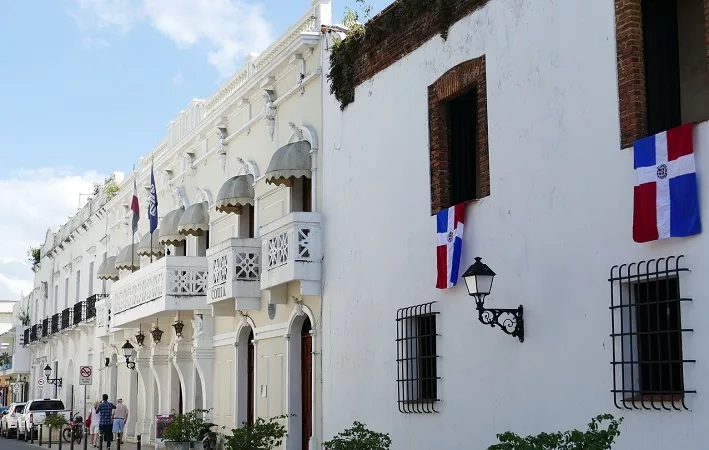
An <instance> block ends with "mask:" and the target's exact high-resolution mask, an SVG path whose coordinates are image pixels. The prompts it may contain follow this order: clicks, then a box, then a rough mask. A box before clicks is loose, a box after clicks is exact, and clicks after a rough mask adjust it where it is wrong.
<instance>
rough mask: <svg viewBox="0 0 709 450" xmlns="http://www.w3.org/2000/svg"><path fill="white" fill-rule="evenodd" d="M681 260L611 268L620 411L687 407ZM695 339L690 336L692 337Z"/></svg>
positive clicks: (615, 386) (616, 394) (615, 374)
mask: <svg viewBox="0 0 709 450" xmlns="http://www.w3.org/2000/svg"><path fill="white" fill-rule="evenodd" d="M681 259H682V257H681V256H680V257H669V258H658V259H651V260H650V261H649V262H647V261H645V262H641V263H632V264H621V265H617V266H614V267H613V268H612V269H611V276H610V279H609V281H610V282H611V307H610V309H611V313H612V314H611V327H612V330H613V332H612V334H611V337H612V339H613V347H612V352H613V353H612V354H613V360H612V362H611V364H612V367H613V390H612V392H613V394H614V400H615V406H616V407H617V408H619V409H623V408H624V409H628V410H633V409H646V410H652V409H654V410H663V409H664V410H668V411H669V410H672V409H674V410H680V409H688V407H687V405H686V403H685V399H686V394H693V393H696V391H694V390H688V389H687V387H686V386H685V379H684V374H685V371H686V370H687V364H689V363H694V362H696V361H695V360H694V359H687V357H686V355H685V354H684V353H685V352H684V349H683V340H684V339H686V337H687V336H688V335H687V334H684V333H691V332H692V331H693V330H692V329H691V328H685V327H683V326H682V318H681V313H682V304H683V303H685V302H691V301H692V299H691V298H686V297H682V295H681V292H680V273H681V272H687V271H688V270H689V269H687V268H684V267H681V266H680V263H679V261H680V260H681ZM690 336H691V334H690Z"/></svg>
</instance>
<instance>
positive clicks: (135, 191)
mask: <svg viewBox="0 0 709 450" xmlns="http://www.w3.org/2000/svg"><path fill="white" fill-rule="evenodd" d="M130 210H131V211H133V223H132V225H133V227H132V229H133V233H134V234H135V233H137V232H138V220H139V219H140V207H139V206H138V185H137V184H136V181H135V177H133V199H132V200H131V202H130Z"/></svg>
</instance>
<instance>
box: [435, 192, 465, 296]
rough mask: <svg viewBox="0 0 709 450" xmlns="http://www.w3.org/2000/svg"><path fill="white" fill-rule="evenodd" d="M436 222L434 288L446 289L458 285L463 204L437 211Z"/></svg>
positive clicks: (463, 222) (463, 214) (461, 246)
mask: <svg viewBox="0 0 709 450" xmlns="http://www.w3.org/2000/svg"><path fill="white" fill-rule="evenodd" d="M436 222H437V223H438V247H437V249H436V257H437V266H438V278H437V281H436V288H437V289H448V288H449V287H453V286H455V285H456V283H458V273H459V271H460V256H461V253H462V251H463V226H464V225H465V203H461V204H460V205H455V206H451V207H450V208H448V209H444V210H442V211H439V212H438V214H436Z"/></svg>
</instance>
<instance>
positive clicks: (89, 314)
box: [86, 294, 108, 320]
mask: <svg viewBox="0 0 709 450" xmlns="http://www.w3.org/2000/svg"><path fill="white" fill-rule="evenodd" d="M104 298H108V294H94V295H92V296H91V297H89V298H87V299H86V320H91V319H93V318H94V317H96V302H97V301H99V300H102V299H104Z"/></svg>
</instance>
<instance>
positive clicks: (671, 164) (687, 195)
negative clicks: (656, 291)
mask: <svg viewBox="0 0 709 450" xmlns="http://www.w3.org/2000/svg"><path fill="white" fill-rule="evenodd" d="M692 128H693V125H692V124H691V123H689V124H686V125H682V126H680V127H677V128H673V129H671V130H668V131H663V132H662V133H659V134H656V135H654V136H649V137H646V138H644V139H640V140H639V141H636V142H635V144H633V151H634V160H635V188H634V196H633V240H634V241H635V242H649V241H655V240H658V239H665V238H668V237H686V236H691V235H694V234H698V233H701V231H702V223H701V220H700V216H699V194H698V189H697V173H696V168H695V165H694V148H693V145H692Z"/></svg>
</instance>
